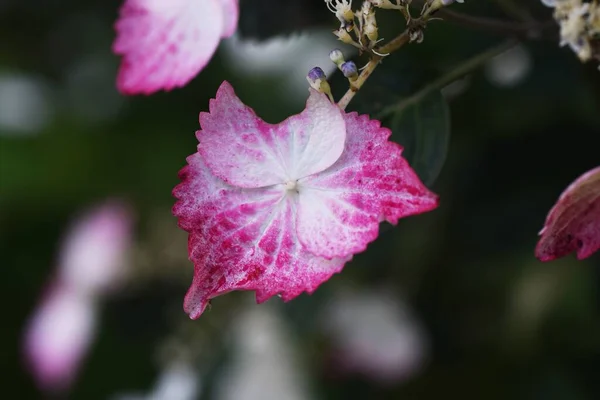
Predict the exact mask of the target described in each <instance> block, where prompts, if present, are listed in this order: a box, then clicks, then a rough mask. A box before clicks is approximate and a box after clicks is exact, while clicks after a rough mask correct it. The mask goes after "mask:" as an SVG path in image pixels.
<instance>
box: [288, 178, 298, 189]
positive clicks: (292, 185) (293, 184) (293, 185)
mask: <svg viewBox="0 0 600 400" xmlns="http://www.w3.org/2000/svg"><path fill="white" fill-rule="evenodd" d="M285 190H287V191H290V192H291V191H292V190H298V181H295V180H294V181H287V182H286V183H285Z"/></svg>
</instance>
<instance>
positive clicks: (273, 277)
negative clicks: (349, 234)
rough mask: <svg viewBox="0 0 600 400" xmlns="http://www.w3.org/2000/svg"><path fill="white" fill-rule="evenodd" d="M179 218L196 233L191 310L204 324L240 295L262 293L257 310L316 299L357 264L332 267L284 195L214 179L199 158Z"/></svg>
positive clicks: (185, 177)
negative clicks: (210, 307) (210, 310)
mask: <svg viewBox="0 0 600 400" xmlns="http://www.w3.org/2000/svg"><path fill="white" fill-rule="evenodd" d="M180 176H181V179H182V183H181V184H179V185H178V186H177V187H176V188H175V189H174V191H173V193H174V195H175V197H177V198H178V202H177V203H176V205H175V207H174V209H173V212H174V214H175V215H176V216H177V217H179V223H180V226H181V227H182V228H183V229H185V230H187V231H188V232H190V236H189V255H190V259H191V260H192V261H193V262H194V266H195V273H194V279H193V282H192V286H191V287H190V289H189V291H188V293H187V295H186V298H185V302H184V308H185V310H186V312H187V313H189V314H190V317H191V318H193V319H196V318H198V317H199V316H200V314H202V312H203V311H204V309H205V308H206V306H207V304H208V301H209V300H210V299H212V298H214V297H216V296H219V295H221V294H224V293H227V292H230V291H233V290H254V291H256V299H257V302H259V303H260V302H263V301H265V300H267V299H268V298H270V297H271V296H273V295H276V294H280V295H281V297H282V298H283V300H284V301H288V300H291V299H293V298H294V297H296V296H298V295H299V294H301V293H302V292H309V293H312V292H313V291H314V290H315V289H316V288H317V287H318V286H319V285H320V284H321V283H322V282H324V281H326V280H327V279H329V278H330V277H331V275H333V274H334V273H336V272H339V271H340V270H341V269H342V268H343V266H344V264H345V262H346V261H348V260H349V259H350V257H345V258H343V259H342V258H335V259H332V260H326V259H324V258H321V257H317V256H315V255H313V254H311V253H309V252H307V251H306V250H305V249H304V248H303V247H302V246H301V245H300V243H299V241H298V239H297V237H296V226H295V225H296V221H295V218H294V215H295V200H294V198H293V197H292V195H290V194H287V193H286V192H285V191H284V190H282V188H281V187H279V186H277V187H271V188H258V189H240V188H236V187H232V186H230V185H228V184H226V183H225V182H223V181H222V180H220V179H218V178H216V177H214V176H213V175H212V174H211V171H210V170H209V169H208V167H207V166H206V164H205V163H204V161H203V159H202V157H201V156H200V155H199V154H194V155H192V156H190V157H188V166H186V167H185V168H184V169H183V170H182V172H181V174H180Z"/></svg>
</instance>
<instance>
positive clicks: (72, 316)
mask: <svg viewBox="0 0 600 400" xmlns="http://www.w3.org/2000/svg"><path fill="white" fill-rule="evenodd" d="M95 325H96V307H95V303H94V302H93V301H92V300H91V299H89V298H86V297H83V298H82V297H81V294H80V293H79V292H78V291H77V290H74V288H70V287H68V286H66V285H62V284H55V285H53V286H52V287H51V288H50V291H49V293H48V294H47V295H46V296H45V298H44V299H43V301H42V303H41V305H40V307H39V308H38V309H37V310H36V312H35V313H34V315H33V317H32V318H31V320H30V321H29V324H28V326H27V328H26V334H25V339H24V340H25V356H26V358H27V362H28V365H29V367H30V370H31V372H32V374H33V376H34V378H35V379H36V381H37V383H38V385H39V386H40V388H41V389H43V390H45V391H51V392H55V391H63V390H66V389H67V388H68V387H69V386H70V384H71V383H72V382H73V379H74V378H75V376H76V374H77V371H78V369H79V365H80V362H81V360H82V358H83V357H84V355H85V353H86V352H87V349H88V347H89V345H90V343H91V341H92V339H93V336H94V333H95Z"/></svg>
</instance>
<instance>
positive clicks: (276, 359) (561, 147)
mask: <svg viewBox="0 0 600 400" xmlns="http://www.w3.org/2000/svg"><path fill="white" fill-rule="evenodd" d="M120 3H121V2H120V1H117V0H110V1H100V0H90V1H85V2H81V1H74V0H61V1H56V0H49V1H44V2H40V1H33V0H0V265H1V266H2V279H1V280H0V292H1V293H2V297H3V299H4V300H3V307H2V309H3V312H2V322H1V326H2V328H1V329H0V335H1V336H0V354H1V355H2V357H0V368H1V370H0V376H1V378H0V382H1V390H2V393H3V395H2V397H3V398H11V399H43V398H69V399H115V400H116V399H143V398H146V399H154V400H158V399H162V400H166V399H172V400H179V399H181V400H186V399H242V400H245V399H249V400H252V399H371V398H372V399H396V398H398V399H439V398H448V397H450V398H455V397H456V398H463V399H482V398H485V399H508V398H510V399H544V400H546V399H598V398H600V296H599V294H600V286H599V285H600V273H599V272H600V257H599V255H598V254H596V255H594V256H592V257H590V258H589V259H587V260H585V261H582V262H579V261H576V260H575V258H574V257H572V256H570V257H566V258H565V259H562V260H558V261H555V262H551V263H546V264H544V263H541V262H539V261H537V260H536V259H535V258H534V255H533V250H534V247H535V244H536V241H537V232H538V231H539V230H540V229H541V227H542V226H543V222H544V219H545V216H546V213H547V212H548V210H549V209H550V207H551V206H552V205H553V204H554V202H555V201H556V199H557V198H558V196H559V194H560V193H561V191H562V190H563V189H564V188H565V187H566V186H567V185H568V184H569V183H570V182H571V181H573V180H574V179H575V178H576V177H578V176H579V175H580V174H582V173H583V172H585V171H587V170H589V169H591V168H592V167H595V166H597V165H598V164H599V162H600V71H598V70H597V66H595V65H591V64H589V65H582V64H581V63H580V62H579V61H578V60H577V59H576V57H575V56H574V54H573V53H572V52H570V51H569V50H568V49H566V48H559V47H558V45H557V42H558V39H557V36H556V35H557V33H556V29H555V28H552V26H550V29H547V30H545V31H544V32H543V34H541V35H540V36H538V37H535V38H525V39H524V40H523V41H522V43H521V44H520V45H519V46H518V47H516V48H513V50H511V51H510V52H508V53H504V54H502V55H501V56H499V57H496V58H494V59H493V60H490V61H489V62H487V63H485V64H484V65H482V66H481V68H478V69H477V70H475V71H474V72H472V73H470V74H469V75H468V76H467V77H465V78H464V79H461V80H459V81H457V82H455V83H453V84H452V85H450V86H448V87H446V88H444V90H443V91H442V94H443V96H444V98H445V99H446V101H447V102H448V105H449V110H450V120H449V121H450V122H449V126H450V127H451V129H450V130H449V133H448V132H447V131H446V130H445V128H444V129H440V131H437V130H435V129H434V130H433V131H432V130H431V129H430V130H426V131H425V132H426V133H425V134H427V135H428V136H427V137H426V138H425V143H426V144H425V146H429V147H427V149H431V152H432V153H431V152H430V153H428V154H435V157H434V158H433V159H430V160H428V162H429V163H430V164H431V165H433V166H432V168H437V165H438V164H441V161H444V160H445V162H444V163H443V168H442V169H441V173H440V174H439V176H437V179H435V180H433V179H431V182H428V183H429V184H430V187H431V188H432V190H434V191H435V192H436V193H438V194H439V195H440V198H441V203H440V207H439V209H437V210H435V211H433V212H431V213H428V214H425V215H421V216H416V217H411V218H408V219H405V220H402V221H401V222H400V223H399V224H398V226H397V227H395V228H393V229H392V228H389V227H383V228H382V233H381V236H380V238H379V239H378V240H377V241H376V242H374V243H373V244H371V245H370V246H369V248H368V250H367V251H365V252H364V253H362V254H359V255H357V256H356V257H355V259H354V260H353V261H352V262H351V263H349V264H348V265H347V266H346V268H345V270H344V271H343V273H342V274H340V275H336V276H334V277H333V278H332V279H331V280H330V281H328V282H327V283H325V284H323V285H322V286H321V287H320V288H319V289H318V290H317V292H316V293H315V294H313V295H312V296H307V295H302V296H300V297H299V298H298V299H296V300H294V301H293V302H290V303H287V304H284V303H282V302H281V301H280V300H279V299H277V298H275V299H272V300H270V301H268V302H267V303H265V304H263V305H260V306H257V305H255V304H254V299H253V295H252V294H251V293H234V294H229V295H227V296H224V297H222V298H217V299H215V300H214V301H213V305H212V309H211V310H210V311H209V312H206V313H205V314H204V315H203V316H202V317H201V318H200V319H199V320H197V321H191V320H189V319H188V317H187V315H185V314H184V313H183V311H182V300H183V295H184V293H185V291H186V289H187V286H188V285H189V283H190V282H191V275H192V265H191V263H190V262H189V261H187V250H186V248H187V244H186V240H187V238H186V234H185V233H184V232H182V231H180V230H179V229H178V228H177V225H176V220H175V218H174V217H172V216H171V213H170V208H171V206H172V204H173V198H172V197H171V189H172V188H173V187H174V186H175V185H176V184H177V182H178V179H177V172H178V170H179V169H180V168H181V167H183V165H184V164H185V157H186V156H187V155H189V154H191V153H192V152H194V151H195V147H196V139H195V137H194V131H195V130H196V129H197V128H198V113H199V112H200V111H201V110H206V109H207V106H208V100H209V99H210V98H211V97H212V96H213V95H214V93H215V92H216V89H217V87H218V86H219V84H220V83H221V82H222V81H223V80H228V81H230V82H231V83H232V84H233V85H234V87H235V88H236V91H237V93H238V95H239V96H240V97H241V98H242V99H243V100H244V102H246V103H247V104H249V105H251V106H252V107H254V109H255V110H256V112H257V113H258V114H259V115H261V116H262V117H264V119H266V120H267V121H269V122H278V121H280V120H282V119H284V118H285V117H286V116H288V115H291V114H292V113H297V112H299V111H300V110H301V109H302V107H303V103H304V101H305V99H306V94H307V84H306V81H305V75H306V72H307V71H308V70H309V69H310V68H312V67H313V66H316V65H319V66H321V67H323V68H324V69H326V70H327V71H332V70H333V65H332V64H331V63H330V62H329V60H328V53H329V51H330V50H331V49H333V48H334V47H336V46H338V45H337V44H336V42H335V40H334V39H335V38H334V37H333V35H331V33H330V31H331V30H332V29H335V28H336V21H335V19H334V18H333V16H332V15H331V14H329V13H328V12H327V11H326V8H325V5H324V4H323V2H322V1H321V0H303V1H299V0H297V1H293V2H291V1H290V2H271V1H260V0H242V14H241V21H240V27H239V31H238V33H237V34H236V36H235V37H233V38H231V39H229V40H227V41H224V42H223V43H222V45H221V46H220V48H219V51H218V53H217V55H216V56H215V58H214V59H213V60H212V62H211V63H210V65H209V66H208V67H207V68H206V69H205V70H204V71H203V72H202V73H201V74H200V75H199V76H198V77H197V78H196V79H194V80H193V81H192V83H191V84H189V85H188V86H186V87H185V88H183V89H177V90H173V91H172V92H169V93H159V94H155V95H152V96H149V97H145V96H135V97H124V96H122V95H120V94H119V93H118V92H117V90H116V88H115V76H116V71H117V68H118V63H119V59H118V58H117V57H116V56H114V55H113V54H112V53H111V43H112V40H113V39H114V30H113V23H114V21H115V20H116V18H117V13H118V8H119V6H120ZM467 3H474V4H466V5H455V6H453V7H452V9H453V10H456V11H459V12H462V13H464V14H469V15H477V16H486V17H488V18H494V19H499V20H503V21H507V20H511V18H512V17H511V16H510V13H508V14H507V13H506V12H505V11H506V10H503V9H502V7H499V6H498V4H497V3H496V2H494V1H482V2H467ZM520 3H522V5H523V6H524V7H525V8H526V9H527V10H529V11H530V13H531V15H532V16H533V17H534V18H535V19H536V20H538V21H549V20H550V19H551V10H550V9H548V8H545V7H543V6H542V5H541V4H539V2H537V1H522V2H520ZM385 15H386V16H385V17H382V19H381V22H380V24H382V25H384V26H385V28H384V27H383V26H382V32H383V36H384V37H388V38H389V37H392V35H393V33H390V32H400V31H401V30H402V23H401V20H400V19H399V16H398V15H395V14H392V13H387V14H385ZM467 25H468V24H467ZM386 29H387V31H386ZM507 36H508V33H506V32H497V31H494V32H491V31H488V29H485V28H481V27H479V28H477V29H474V28H473V27H472V26H464V24H460V23H452V22H436V23H431V24H430V26H429V27H428V29H427V31H426V33H425V40H424V42H423V43H422V44H418V45H417V44H414V45H410V46H408V48H406V49H403V50H402V51H401V52H399V53H398V54H394V55H392V56H391V57H390V58H389V60H385V62H384V64H382V66H381V67H380V68H379V69H378V70H377V71H376V73H375V75H374V76H373V80H372V82H368V83H367V85H366V86H365V88H369V85H370V84H371V85H372V86H371V92H370V93H371V94H372V92H373V88H376V87H380V86H382V87H385V88H387V90H388V92H387V93H386V95H394V90H396V88H398V87H402V88H403V89H402V90H400V89H398V92H401V91H404V92H402V93H403V95H405V94H406V90H408V91H411V90H416V89H415V87H416V86H415V85H417V84H416V83H414V82H413V81H412V79H413V77H414V73H415V71H416V72H419V73H422V72H424V71H427V74H424V75H425V76H436V75H439V74H443V73H444V72H446V71H448V70H450V69H451V68H453V66H455V65H457V64H460V63H461V62H462V61H464V60H465V59H468V58H469V57H471V56H473V55H474V54H477V53H478V52H481V51H483V50H485V49H486V48H489V47H490V46H494V45H496V44H497V43H499V42H501V41H502V40H505V38H506V37H507ZM348 54H349V53H348ZM394 60H395V61H394ZM396 63H399V64H396ZM397 65H399V66H397ZM406 65H410V66H411V69H410V70H411V71H412V72H411V73H408V72H406V71H408V69H406ZM396 66H397V67H396ZM420 75H423V74H420ZM332 82H333V86H334V92H336V93H338V94H339V93H343V91H344V90H345V89H346V86H345V83H344V82H343V80H340V79H337V80H336V79H333V81H332ZM378 85H379V86H378ZM407 88H408V89H407ZM368 93H369V92H368V91H366V90H365V93H364V95H363V94H359V96H357V98H356V100H355V101H354V102H353V103H351V105H350V107H349V109H361V107H369V106H373V104H374V103H373V100H371V99H370V98H369V97H368ZM381 98H384V97H381ZM381 98H380V101H383V100H381ZM385 99H386V100H385V101H388V100H387V99H388V97H385ZM385 101H384V102H385ZM365 104H366V105H365ZM423 121H424V123H428V122H429V120H428V119H427V118H425V119H424V120H423ZM438 122H439V121H438ZM384 123H386V121H384ZM436 126H438V125H436ZM441 126H444V124H443V123H442V125H441ZM394 134H397V132H394ZM417 139H419V138H417ZM446 145H447V146H448V147H447V149H446ZM446 150H447V151H446ZM428 162H425V167H423V168H426V167H427V165H430V164H428ZM440 166H441V165H440ZM420 172H422V171H420ZM107 202H108V203H107ZM106 204H109V205H108V206H106ZM98 206H100V207H109V209H110V207H116V208H117V211H116V212H114V213H113V214H110V213H109V214H110V215H111V216H110V217H107V218H109V219H110V218H113V219H114V220H113V222H111V223H114V224H116V226H117V228H116V229H117V230H118V229H121V230H120V231H119V232H120V234H122V236H117V237H118V238H120V239H119V243H121V244H123V246H122V247H123V248H124V253H123V254H120V255H119V256H118V257H116V258H117V259H119V262H118V263H116V264H115V265H118V266H119V268H121V270H120V272H121V274H120V279H118V280H115V281H114V282H113V281H111V283H110V285H108V286H110V287H109V288H107V289H106V290H103V291H102V293H101V295H100V294H99V295H98V296H96V297H95V299H94V307H95V308H94V310H95V314H93V315H94V321H95V325H94V326H92V327H91V328H90V329H89V331H90V332H91V333H93V334H94V335H93V336H90V337H91V339H90V345H89V350H88V351H87V354H86V355H85V356H84V357H83V358H82V360H81V363H80V364H79V365H78V366H77V368H74V370H75V371H76V373H75V375H74V377H73V380H72V382H71V384H70V385H66V384H65V385H63V389H62V391H58V392H57V391H56V390H50V389H51V388H54V386H53V385H51V384H49V383H48V381H40V380H39V379H35V377H36V376H38V375H36V374H34V373H32V372H33V371H35V370H34V369H33V368H32V365H31V363H30V362H27V358H26V356H25V355H26V354H27V351H26V348H27V345H26V340H25V339H26V338H27V335H26V332H27V327H28V326H30V325H28V324H31V318H32V316H33V315H34V312H35V310H36V308H37V307H38V306H39V305H40V304H41V303H40V302H42V301H43V300H44V296H43V294H44V293H47V290H48V287H51V286H52V285H53V283H52V282H55V281H56V279H57V278H56V276H57V275H60V273H59V272H57V271H58V270H57V268H58V266H59V264H61V260H62V259H63V258H64V257H68V256H65V255H64V254H65V252H68V246H69V240H72V236H73V235H75V236H76V237H77V236H78V235H79V233H77V232H78V231H76V233H75V234H73V233H71V236H69V232H73V231H72V229H73V228H72V227H73V226H74V225H73V224H77V221H78V219H79V218H82V216H83V218H85V215H86V212H92V213H94V212H97V211H94V210H97V208H95V207H98ZM113 211H114V210H113ZM115 221H116V222H115ZM119 221H120V222H119ZM119 223H121V224H122V225H123V226H122V227H121V228H118V227H119V226H120V225H119ZM92 225H93V224H92ZM102 226H104V225H102ZM109 226H110V223H109ZM108 232H111V231H110V229H109V231H108ZM84 236H85V235H84ZM110 236H111V235H110V234H109V237H110ZM85 237H86V238H87V237H88V236H85ZM89 237H91V238H92V239H93V238H94V237H95V236H94V235H93V234H92V235H91V236H89ZM70 238H71V239H70ZM92 239H90V240H92ZM102 243H104V242H102ZM107 243H108V244H107ZM107 243H105V245H106V246H109V247H110V245H111V244H110V240H109V241H108V242H107ZM90 246H92V247H85V245H84V246H83V248H84V250H85V249H90V248H91V249H93V250H90V253H89V256H88V257H86V254H87V253H85V251H84V252H83V255H81V254H80V255H79V258H77V257H76V258H75V259H76V260H77V262H79V263H81V264H82V269H83V270H85V268H87V267H85V266H84V265H83V264H86V263H87V262H88V261H97V260H101V259H102V257H103V256H105V255H106V252H108V251H109V250H105V249H103V248H102V247H100V248H98V247H97V246H96V245H95V244H92V245H90ZM94 246H96V247H94ZM98 265H101V263H100V262H98ZM83 297H85V295H83ZM74 298H78V297H74ZM66 310H67V311H65V312H66V313H67V314H68V316H71V317H73V316H74V315H76V313H75V312H74V311H69V308H68V307H67V308H66ZM88 314H89V313H87V311H85V312H83V315H84V316H85V317H84V318H88V317H89V318H91V317H90V316H89V315H88ZM90 315H91V314H90ZM74 318H75V317H73V318H68V317H65V318H62V319H60V318H58V319H56V321H54V320H53V322H52V321H51V322H50V323H49V324H48V325H47V326H46V329H48V331H47V333H45V332H42V334H41V335H40V337H41V339H39V340H42V341H43V340H44V338H46V339H47V340H50V339H51V338H52V337H53V336H52V335H53V333H51V331H53V330H57V329H58V330H60V329H61V328H62V329H65V330H67V331H68V330H69V323H73V324H76V323H77V322H76V321H75V322H73V321H71V320H73V319H74ZM67 343H69V341H67ZM77 343H78V342H77V339H76V338H74V339H73V343H72V345H69V344H67V345H66V347H65V348H67V349H69V348H71V349H72V348H76V347H77V345H78V344H77ZM64 354H65V353H64V352H62V353H60V354H58V355H57V357H59V358H60V356H61V355H62V356H64ZM49 368H50V370H51V371H50V372H48V373H49V374H50V375H52V368H54V367H52V366H51V367H49ZM56 368H58V366H56ZM65 379H66V378H65ZM59 380H60V379H59ZM44 382H45V383H44ZM161 396H162V397H161Z"/></svg>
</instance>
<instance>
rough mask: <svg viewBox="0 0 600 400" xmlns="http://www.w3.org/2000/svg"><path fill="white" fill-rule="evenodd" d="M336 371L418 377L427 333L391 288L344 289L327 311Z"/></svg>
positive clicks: (393, 378) (380, 378) (383, 378)
mask: <svg viewBox="0 0 600 400" xmlns="http://www.w3.org/2000/svg"><path fill="white" fill-rule="evenodd" d="M321 318H322V324H323V327H324V330H325V331H326V332H327V333H328V334H329V335H330V338H331V343H332V346H333V349H332V356H333V357H332V360H331V361H332V367H333V368H334V370H335V372H336V373H342V374H345V373H358V374H361V375H363V376H365V377H367V378H369V379H371V380H373V381H376V382H379V383H382V384H387V383H397V382H400V381H405V380H407V379H410V378H411V377H413V376H414V375H415V374H416V373H417V372H418V371H419V370H420V369H421V367H423V364H424V363H425V361H426V358H427V355H428V353H429V342H428V338H427V334H426V332H425V330H424V329H423V327H422V326H421V325H420V323H419V321H418V320H417V319H416V318H415V317H414V316H413V315H412V313H411V311H410V310H409V308H408V307H407V306H406V304H404V303H402V302H401V301H399V299H398V298H396V297H395V296H393V295H392V294H391V292H381V291H379V292H353V291H350V292H343V293H340V294H338V295H337V296H336V297H335V298H334V299H333V301H332V302H330V303H329V304H327V305H326V307H325V308H324V310H323V313H322V315H321Z"/></svg>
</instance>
